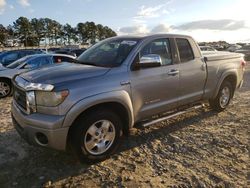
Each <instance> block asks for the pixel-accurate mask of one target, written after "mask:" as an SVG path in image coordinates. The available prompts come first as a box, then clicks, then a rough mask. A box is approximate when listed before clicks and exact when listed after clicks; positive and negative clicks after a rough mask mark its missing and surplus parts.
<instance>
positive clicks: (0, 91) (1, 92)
mask: <svg viewBox="0 0 250 188" xmlns="http://www.w3.org/2000/svg"><path fill="white" fill-rule="evenodd" d="M9 92H10V86H9V85H8V84H6V83H5V82H0V96H2V97H5V96H6V95H8V94H9Z"/></svg>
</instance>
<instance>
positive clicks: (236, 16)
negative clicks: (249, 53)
mask: <svg viewBox="0 0 250 188" xmlns="http://www.w3.org/2000/svg"><path fill="white" fill-rule="evenodd" d="M248 12H250V0H153V1H152V0H126V1H125V0H0V24H3V25H4V26H7V25H9V24H12V23H13V22H14V21H15V20H16V19H17V18H18V17H20V16H25V17H27V18H29V19H30V18H41V17H48V18H51V19H54V20H57V21H58V22H60V23H61V24H66V23H69V24H71V25H72V26H76V24H77V23H79V22H83V23H84V22H86V21H94V22H95V23H96V24H103V25H106V26H109V27H110V28H112V29H113V30H114V31H115V32H117V34H118V35H127V34H131V35H137V34H154V33H177V34H187V35H191V36H193V37H194V38H195V39H196V40H197V41H199V42H201V41H219V40H225V41H228V42H231V43H235V42H250V16H249V13H248Z"/></svg>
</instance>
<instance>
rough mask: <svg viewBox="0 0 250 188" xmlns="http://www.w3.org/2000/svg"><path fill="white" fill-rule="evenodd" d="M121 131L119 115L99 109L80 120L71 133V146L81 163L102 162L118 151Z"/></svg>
mask: <svg viewBox="0 0 250 188" xmlns="http://www.w3.org/2000/svg"><path fill="white" fill-rule="evenodd" d="M121 130H122V123H121V120H120V118H119V116H118V115H116V114H115V113H114V112H112V111H109V110H106V109H99V110H97V111H95V112H92V113H88V114H87V115H84V116H82V117H80V118H78V120H77V121H76V122H75V123H74V125H73V127H72V130H71V131H70V145H71V148H72V150H73V152H74V153H75V154H76V156H77V157H78V159H79V160H80V161H81V162H84V163H86V162H87V163H92V162H98V161H102V160H104V159H106V158H108V157H109V156H110V155H111V154H113V153H114V152H115V151H116V149H117V147H118V145H119V142H120V135H121V134H120V133H121Z"/></svg>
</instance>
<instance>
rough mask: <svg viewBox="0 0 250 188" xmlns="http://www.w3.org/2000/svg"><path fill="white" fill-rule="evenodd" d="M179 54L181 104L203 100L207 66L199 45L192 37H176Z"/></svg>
mask: <svg viewBox="0 0 250 188" xmlns="http://www.w3.org/2000/svg"><path fill="white" fill-rule="evenodd" d="M176 45H177V51H178V54H179V73H180V96H179V105H185V104H189V103H192V102H195V101H199V100H201V98H202V96H203V91H204V85H205V82H206V66H205V63H204V61H203V60H202V57H201V55H200V53H197V51H196V52H195V51H194V50H193V49H197V46H196V45H195V43H194V42H193V41H192V40H191V39H186V38H176Z"/></svg>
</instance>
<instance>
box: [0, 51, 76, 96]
mask: <svg viewBox="0 0 250 188" xmlns="http://www.w3.org/2000/svg"><path fill="white" fill-rule="evenodd" d="M75 61H76V60H75V57H73V56H69V55H64V54H36V55H29V56H25V57H23V58H21V59H18V60H17V61H15V62H13V63H11V64H10V65H8V66H6V67H4V66H2V65H1V66H0V98H4V97H7V96H9V95H10V94H11V90H12V85H11V79H12V78H13V77H14V76H15V75H17V74H21V73H23V72H27V71H30V70H34V69H38V68H40V67H44V66H48V65H52V64H55V63H62V62H69V63H72V62H75Z"/></svg>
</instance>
